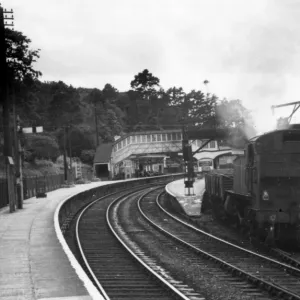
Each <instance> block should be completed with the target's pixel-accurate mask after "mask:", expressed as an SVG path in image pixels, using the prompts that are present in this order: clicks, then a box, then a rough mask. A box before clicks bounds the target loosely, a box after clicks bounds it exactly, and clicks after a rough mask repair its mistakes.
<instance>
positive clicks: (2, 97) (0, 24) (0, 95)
mask: <svg viewBox="0 0 300 300" xmlns="http://www.w3.org/2000/svg"><path fill="white" fill-rule="evenodd" d="M9 13H10V12H9ZM0 70H1V71H0V102H1V103H2V107H3V128H4V156H5V161H6V175H7V188H8V201H9V208H10V212H13V211H15V198H14V197H15V193H14V184H15V180H14V172H13V160H12V156H13V155H12V139H11V132H10V130H11V126H10V102H9V98H8V80H7V75H8V74H7V73H8V72H7V63H6V45H5V27H4V15H3V8H2V7H1V6H0Z"/></svg>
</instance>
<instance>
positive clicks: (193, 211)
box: [166, 178, 205, 216]
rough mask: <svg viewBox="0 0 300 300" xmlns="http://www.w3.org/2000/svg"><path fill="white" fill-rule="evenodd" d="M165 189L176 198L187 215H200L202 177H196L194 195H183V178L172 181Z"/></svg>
mask: <svg viewBox="0 0 300 300" xmlns="http://www.w3.org/2000/svg"><path fill="white" fill-rule="evenodd" d="M166 191H167V192H168V193H169V194H171V195H172V196H174V197H175V198H176V199H177V200H178V202H179V204H180V205H181V207H182V208H183V209H184V211H185V213H186V214H187V215H188V216H200V214H201V203H202V197H203V194H204V192H205V182H204V178H202V179H196V181H195V183H194V193H195V195H194V196H186V195H185V188H184V179H179V180H176V181H172V182H171V183H169V184H168V185H167V186H166Z"/></svg>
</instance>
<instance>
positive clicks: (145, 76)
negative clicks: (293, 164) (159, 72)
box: [130, 69, 159, 96]
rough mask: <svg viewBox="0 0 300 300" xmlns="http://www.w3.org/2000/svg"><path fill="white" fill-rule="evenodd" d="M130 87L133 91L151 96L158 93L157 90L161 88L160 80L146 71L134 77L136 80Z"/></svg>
mask: <svg viewBox="0 0 300 300" xmlns="http://www.w3.org/2000/svg"><path fill="white" fill-rule="evenodd" d="M130 85H131V88H132V89H133V90H135V91H137V92H140V93H141V94H143V95H147V96H149V95H151V94H153V93H156V88H158V87H159V79H158V78H157V77H155V76H153V75H152V73H150V72H149V71H148V70H147V69H145V70H144V71H143V72H141V73H138V74H137V75H135V76H134V80H132V81H131V83H130Z"/></svg>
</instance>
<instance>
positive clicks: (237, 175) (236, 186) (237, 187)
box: [233, 156, 247, 195]
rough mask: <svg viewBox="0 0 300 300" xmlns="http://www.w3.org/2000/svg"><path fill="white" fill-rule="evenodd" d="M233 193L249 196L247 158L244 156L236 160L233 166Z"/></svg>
mask: <svg viewBox="0 0 300 300" xmlns="http://www.w3.org/2000/svg"><path fill="white" fill-rule="evenodd" d="M233 170H234V171H233V174H234V175H233V176H234V179H233V191H234V192H235V193H237V194H240V195H246V194H247V186H246V178H245V174H246V158H245V157H244V156H240V157H238V158H236V159H235V161H234V165H233Z"/></svg>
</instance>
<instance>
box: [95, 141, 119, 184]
mask: <svg viewBox="0 0 300 300" xmlns="http://www.w3.org/2000/svg"><path fill="white" fill-rule="evenodd" d="M113 145H114V144H113V143H106V144H101V145H100V146H98V147H97V149H96V153H95V157H94V164H93V169H94V175H95V176H96V177H98V178H101V179H102V180H108V179H110V178H111V154H112V148H113Z"/></svg>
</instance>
